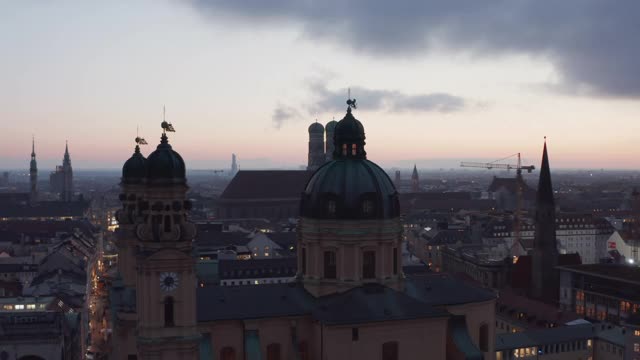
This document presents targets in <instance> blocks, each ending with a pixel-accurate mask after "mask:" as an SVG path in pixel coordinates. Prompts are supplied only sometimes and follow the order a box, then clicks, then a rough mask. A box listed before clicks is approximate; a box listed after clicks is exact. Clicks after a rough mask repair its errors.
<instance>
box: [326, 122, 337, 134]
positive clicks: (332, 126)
mask: <svg viewBox="0 0 640 360" xmlns="http://www.w3.org/2000/svg"><path fill="white" fill-rule="evenodd" d="M336 125H338V122H337V121H335V120H331V121H329V122H328V123H327V125H325V127H324V128H325V130H326V131H327V132H334V131H335V130H336Z"/></svg>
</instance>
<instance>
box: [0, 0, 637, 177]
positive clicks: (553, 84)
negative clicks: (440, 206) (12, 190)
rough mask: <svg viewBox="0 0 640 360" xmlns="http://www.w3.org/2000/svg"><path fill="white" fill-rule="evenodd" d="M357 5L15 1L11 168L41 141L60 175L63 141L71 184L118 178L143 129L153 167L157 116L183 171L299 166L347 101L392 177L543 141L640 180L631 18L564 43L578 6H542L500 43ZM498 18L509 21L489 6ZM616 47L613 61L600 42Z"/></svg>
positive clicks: (413, 13)
mask: <svg viewBox="0 0 640 360" xmlns="http://www.w3.org/2000/svg"><path fill="white" fill-rule="evenodd" d="M573 2H574V1H572V0H570V1H567V3H573ZM265 3H269V6H268V7H267V5H264V4H265ZM299 3H305V5H304V7H302V6H301V5H299ZM348 3H349V2H348ZM352 3H353V4H352V6H353V7H354V10H352V11H351V10H345V6H346V5H344V4H343V2H338V1H333V0H331V1H325V2H315V1H309V2H295V1H291V0H277V1H276V0H274V1H273V2H259V1H257V0H251V1H236V2H232V1H222V0H220V1H217V0H216V1H213V0H212V1H204V0H203V1H195V0H194V1H171V0H166V1H157V0H136V1H127V2H115V1H112V2H87V1H79V0H78V1H60V2H55V4H54V3H53V2H48V3H43V2H38V1H19V2H18V1H14V2H5V3H3V4H2V5H0V47H1V48H2V56H1V57H0V69H1V71H0V74H2V76H1V77H0V118H2V123H3V124H4V125H5V126H4V127H3V131H2V133H1V134H2V135H0V154H1V155H0V168H10V169H17V168H27V167H28V161H29V154H30V151H31V136H32V134H33V135H35V138H36V152H37V156H38V165H39V168H40V169H43V170H45V169H49V168H53V167H54V166H55V165H56V164H59V163H61V161H62V155H63V152H64V144H65V141H66V140H68V141H69V150H70V152H71V159H72V163H73V165H74V168H79V169H96V168H118V167H119V166H121V164H122V163H123V162H124V161H125V160H126V159H127V158H128V157H129V156H130V154H131V153H132V151H133V147H134V145H135V144H134V142H133V139H134V138H135V136H136V127H139V128H140V131H141V135H143V136H144V137H146V139H147V140H148V141H149V144H150V145H148V146H146V147H145V148H144V149H143V152H144V153H145V154H148V153H149V152H151V151H152V150H153V149H154V148H155V145H156V144H157V143H158V140H159V136H160V133H161V129H160V122H161V121H162V107H163V105H164V106H166V109H167V120H168V121H170V122H172V123H173V125H174V126H175V128H176V130H177V132H176V133H175V134H172V135H171V136H170V142H171V144H172V145H173V146H174V149H175V150H177V151H178V152H180V153H181V154H182V156H183V157H184V158H185V160H186V162H187V166H188V167H189V168H190V169H213V168H227V167H228V166H229V163H230V157H231V153H236V154H238V157H239V161H240V165H241V168H273V167H289V168H291V167H298V166H300V165H304V164H306V159H307V141H308V135H307V127H308V126H309V124H310V123H312V122H313V121H315V119H318V121H319V122H321V123H326V122H328V121H330V120H331V119H332V118H333V117H335V118H336V120H339V119H341V118H342V117H343V116H344V111H345V109H346V105H345V103H344V102H345V100H346V99H347V88H348V87H350V88H351V89H352V96H353V97H355V98H357V99H358V104H359V108H358V109H357V110H356V111H355V113H354V114H355V115H356V117H357V118H358V119H359V120H361V121H362V122H363V124H364V126H365V129H366V134H367V152H368V156H369V159H371V160H373V161H376V162H377V163H379V164H380V165H382V166H385V167H394V166H399V167H408V166H409V165H410V164H413V163H414V162H415V163H417V164H418V166H419V167H421V168H440V167H455V166H457V164H458V162H459V161H466V160H472V161H473V160H487V161H490V160H494V159H498V158H502V157H504V156H507V155H509V154H513V153H516V152H521V153H522V154H523V156H524V158H525V159H526V160H527V161H529V162H531V163H533V164H534V165H536V166H538V165H539V161H540V154H541V150H542V143H543V137H544V136H547V137H548V139H549V150H550V156H551V161H552V163H553V166H554V167H562V168H617V169H620V168H623V169H638V168H640V156H638V154H640V142H639V141H638V140H637V139H638V135H637V134H638V133H640V121H639V120H640V101H639V99H638V97H639V96H640V76H638V71H637V69H636V68H637V66H631V65H632V64H635V65H637V64H638V63H640V56H639V54H640V49H638V47H640V45H639V44H638V42H637V40H636V41H634V40H631V39H637V36H636V35H640V34H634V33H633V31H636V32H640V30H629V31H628V32H626V33H623V32H619V33H618V32H616V31H617V30H618V28H617V27H618V26H619V27H620V29H623V28H624V27H625V21H627V17H625V16H619V15H618V14H606V13H605V14H604V15H602V14H599V13H598V12H597V11H596V10H597V9H590V5H584V6H582V7H581V10H578V11H581V12H583V13H581V14H580V15H581V16H582V17H581V19H582V21H581V22H578V21H577V20H576V25H575V27H571V24H572V23H571V21H572V18H571V17H570V16H569V17H568V18H563V19H562V21H555V20H554V18H553V17H549V16H546V15H545V14H547V12H546V11H548V12H549V13H555V12H558V11H560V12H562V11H567V13H569V12H571V11H572V9H571V8H570V7H569V8H567V9H543V8H535V9H533V10H535V11H533V12H531V11H530V12H529V15H530V16H528V17H527V18H526V19H527V21H530V23H526V22H524V21H521V19H519V18H518V16H519V15H518V13H517V11H515V10H514V11H506V10H505V12H504V14H503V15H505V14H509V16H513V17H514V18H513V19H509V18H508V17H506V15H505V16H502V17H500V20H501V21H503V22H504V23H503V24H502V25H501V26H502V27H503V28H502V29H503V30H504V29H509V26H518V27H522V28H524V30H529V31H521V30H522V29H519V30H514V31H511V32H509V31H503V32H501V31H499V30H500V29H495V28H493V26H494V25H493V24H494V23H495V21H494V20H495V19H494V20H492V19H490V18H488V19H485V20H478V19H484V18H483V17H482V16H480V15H481V14H482V13H483V12H485V11H487V12H488V13H490V14H494V13H495V11H490V10H491V9H487V10H485V9H475V12H474V11H467V12H464V14H465V15H464V16H473V15H468V14H476V15H475V16H477V18H469V19H466V18H463V19H458V20H456V21H453V20H450V19H452V16H451V14H458V13H457V12H455V11H456V9H450V8H448V7H446V6H444V5H442V2H437V1H431V0H429V1H422V2H417V1H408V0H407V1H406V4H403V5H406V6H407V10H406V11H407V12H406V13H403V9H402V5H399V7H400V9H394V11H397V14H395V13H394V12H390V11H389V10H388V9H385V6H387V5H384V3H389V2H380V1H371V2H366V1H357V0H354V1H352ZM400 3H401V4H402V3H403V2H400ZM463 3H465V2H463ZM478 3H480V2H478ZM493 3H496V4H502V6H503V7H504V6H508V5H505V3H504V2H501V1H489V2H487V3H486V4H485V5H484V6H486V7H490V6H494V5H493ZM524 3H530V6H538V5H535V2H529V1H524ZM587 3H589V4H590V3H591V2H587ZM466 4H467V6H470V7H475V6H476V5H473V4H474V2H468V3H466ZM410 5H411V6H410ZM331 6H335V7H336V8H339V9H340V10H339V11H338V10H333V8H331ZM429 6H430V7H429ZM460 6H463V5H460ZM495 6H497V5H495ZM618 6H619V7H621V9H619V10H616V9H613V10H612V12H613V11H620V13H635V14H637V13H638V12H637V11H636V12H634V11H630V9H628V8H625V6H629V7H634V8H635V7H637V5H635V4H634V3H632V2H628V3H627V2H625V1H621V2H620V4H619V5H618ZM503 7H502V8H503ZM502 8H501V9H502ZM511 10H513V9H511ZM591 10H593V11H591ZM423 13H424V14H429V15H423ZM379 14H385V16H383V17H379V16H377V15H379ZM531 14H533V15H531ZM420 15H423V17H420ZM436 15H439V16H438V17H436ZM538 15H539V16H538ZM588 15H592V16H593V18H592V20H593V22H594V24H595V23H596V22H599V25H598V26H599V29H600V30H593V29H592V27H591V26H589V25H590V24H589V23H588V22H587V23H586V24H585V22H584V19H589V17H588ZM596 15H599V16H600V17H598V16H596ZM460 16H462V15H460ZM607 16H612V17H615V18H616V19H617V21H615V22H614V21H608V20H609V19H608V18H607ZM454 18H455V17H454ZM372 19H377V20H376V21H379V23H377V25H372V22H373V21H374V20H372ZM445 19H449V20H445ZM597 19H599V20H597ZM474 20H477V21H474ZM596 20H597V21H596ZM483 21H486V22H487V23H484V22H483ZM536 21H540V22H544V26H542V25H541V24H540V23H536ZM628 21H629V23H631V22H632V21H634V20H633V18H632V17H630V18H629V20H628ZM423 24H428V25H423ZM461 24H463V25H461ZM464 24H468V25H464ZM560 24H561V25H560ZM554 26H555V27H559V26H562V28H561V29H557V28H554ZM467 27H468V28H467ZM528 27H530V28H528ZM594 27H595V25H594ZM545 31H548V32H549V33H553V34H555V35H553V34H547V33H545ZM554 31H555V33H554ZM475 33H480V34H479V35H477V36H476V35H475ZM511 33H512V34H511ZM609 33H612V34H615V36H617V37H616V39H618V40H619V42H620V45H619V47H617V46H618V45H617V43H616V42H615V41H607V38H604V39H600V38H598V36H602V37H605V36H608V35H607V34H609ZM612 36H613V35H612ZM625 39H630V40H629V41H626V40H625ZM527 41H528V43H527Z"/></svg>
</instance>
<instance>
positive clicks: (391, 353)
mask: <svg viewBox="0 0 640 360" xmlns="http://www.w3.org/2000/svg"><path fill="white" fill-rule="evenodd" d="M382 360H398V343H397V342H396V341H390V342H386V343H384V344H382Z"/></svg>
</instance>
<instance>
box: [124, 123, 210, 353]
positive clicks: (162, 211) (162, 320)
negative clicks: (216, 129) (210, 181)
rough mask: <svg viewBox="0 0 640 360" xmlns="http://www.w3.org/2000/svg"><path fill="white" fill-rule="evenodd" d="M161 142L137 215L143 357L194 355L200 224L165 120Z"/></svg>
mask: <svg viewBox="0 0 640 360" xmlns="http://www.w3.org/2000/svg"><path fill="white" fill-rule="evenodd" d="M162 127H163V129H164V131H163V134H162V137H161V141H160V144H159V145H158V147H157V148H156V150H155V151H154V152H152V153H151V154H149V157H148V158H147V161H146V179H145V180H146V183H145V191H144V198H143V199H142V201H140V202H139V203H138V204H139V206H140V214H141V216H138V217H136V221H135V224H136V236H137V247H136V255H137V256H136V265H137V268H136V270H137V280H136V308H137V319H138V328H137V347H138V358H139V359H154V360H169V359H176V360H195V359H197V358H198V343H199V338H200V335H199V333H198V331H197V326H196V322H197V319H196V297H195V295H196V284H197V280H196V273H195V259H194V257H193V255H192V242H193V239H194V237H195V225H194V224H193V223H191V222H190V221H189V219H188V216H187V215H188V212H189V210H190V209H191V203H190V202H189V201H188V200H187V197H186V195H187V190H188V189H189V187H188V186H187V179H186V176H185V164H184V161H183V160H182V157H181V156H180V154H178V153H177V152H175V151H174V150H173V149H172V148H171V145H169V139H168V138H167V134H166V131H173V126H171V124H169V123H167V122H166V121H164V122H163V123H162Z"/></svg>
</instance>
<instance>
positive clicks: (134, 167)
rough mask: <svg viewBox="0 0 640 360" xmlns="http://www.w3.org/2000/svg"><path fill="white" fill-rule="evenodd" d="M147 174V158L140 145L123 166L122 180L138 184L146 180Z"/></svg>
mask: <svg viewBox="0 0 640 360" xmlns="http://www.w3.org/2000/svg"><path fill="white" fill-rule="evenodd" d="M146 176H147V159H145V157H144V156H143V155H142V154H141V153H140V146H138V145H136V150H135V152H134V153H133V155H131V157H130V158H129V160H127V161H126V162H125V163H124V165H123V166H122V182H123V183H124V184H136V183H141V182H143V181H144V178H145V177H146Z"/></svg>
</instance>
